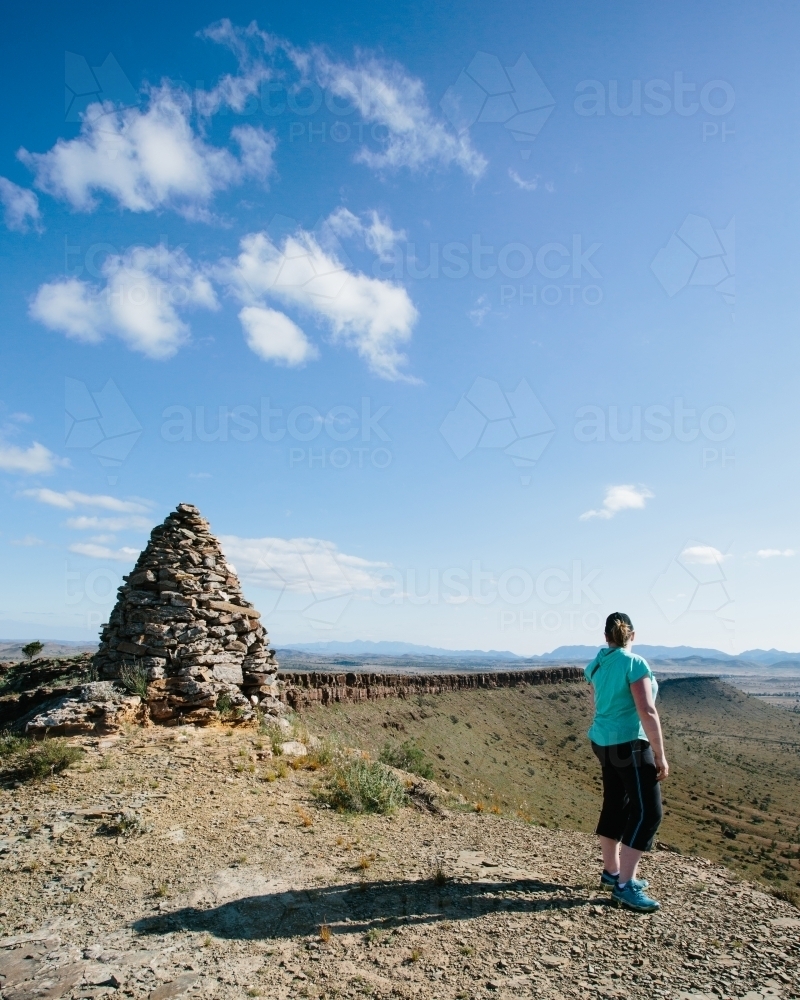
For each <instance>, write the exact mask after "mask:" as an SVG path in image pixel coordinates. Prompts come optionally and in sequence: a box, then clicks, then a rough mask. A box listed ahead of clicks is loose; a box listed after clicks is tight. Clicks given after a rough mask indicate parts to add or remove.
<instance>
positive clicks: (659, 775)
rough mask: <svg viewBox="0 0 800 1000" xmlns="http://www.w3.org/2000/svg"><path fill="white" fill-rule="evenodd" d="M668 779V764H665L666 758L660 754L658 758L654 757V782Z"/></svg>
mask: <svg viewBox="0 0 800 1000" xmlns="http://www.w3.org/2000/svg"><path fill="white" fill-rule="evenodd" d="M668 777H669V764H668V763H667V758H666V757H665V756H664V754H663V753H662V754H661V755H660V756H659V757H656V781H663V780H664V779H665V778H668Z"/></svg>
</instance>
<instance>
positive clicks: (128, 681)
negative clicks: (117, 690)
mask: <svg viewBox="0 0 800 1000" xmlns="http://www.w3.org/2000/svg"><path fill="white" fill-rule="evenodd" d="M119 678H120V680H121V681H122V684H123V686H124V687H125V689H126V690H127V691H130V693H131V694H138V695H139V697H140V698H141V699H142V701H145V700H146V699H147V671H146V670H145V668H144V667H143V666H142V664H141V663H139V661H138V660H134V662H133V663H123V664H122V668H121V670H120V672H119Z"/></svg>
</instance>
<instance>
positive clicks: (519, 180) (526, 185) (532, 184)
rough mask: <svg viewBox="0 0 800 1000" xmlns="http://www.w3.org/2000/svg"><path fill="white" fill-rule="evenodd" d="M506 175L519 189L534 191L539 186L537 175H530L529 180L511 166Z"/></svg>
mask: <svg viewBox="0 0 800 1000" xmlns="http://www.w3.org/2000/svg"><path fill="white" fill-rule="evenodd" d="M508 176H509V177H510V178H511V180H512V181H513V182H514V183H515V184H516V185H517V187H518V188H519V189H520V190H521V191H535V190H536V188H538V187H539V175H538V174H537V175H536V176H535V177H531V178H530V180H525V178H524V177H520V175H519V174H518V173H517V171H516V170H514V168H513V167H509V168H508Z"/></svg>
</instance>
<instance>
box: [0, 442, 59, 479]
mask: <svg viewBox="0 0 800 1000" xmlns="http://www.w3.org/2000/svg"><path fill="white" fill-rule="evenodd" d="M64 465H69V462H68V461H67V459H65V458H59V457H58V455H54V454H53V452H52V451H50V449H49V448H45V446H44V445H43V444H39V442H38V441H34V442H33V444H32V445H30V446H29V447H27V448H19V447H17V446H16V445H13V444H6V442H5V441H3V440H2V439H0V469H1V470H2V471H3V472H19V473H22V474H24V475H29V476H35V475H50V474H51V473H53V472H55V471H56V468H57V467H58V466H64Z"/></svg>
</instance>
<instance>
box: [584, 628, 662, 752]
mask: <svg viewBox="0 0 800 1000" xmlns="http://www.w3.org/2000/svg"><path fill="white" fill-rule="evenodd" d="M584 674H585V675H586V680H587V681H589V682H590V683H591V684H592V685H594V709H595V711H594V722H592V727H591V729H590V730H589V739H591V740H592V741H593V742H594V743H597V744H599V745H600V746H604V747H608V746H613V744H615V743H628V742H630V740H646V739H647V736H646V735H645V731H644V729H643V728H642V724H641V722H640V721H639V713H638V712H637V711H636V703H635V702H634V700H633V695H632V694H631V689H630V686H631V684H634V683H635V682H636V681H639V680H641V679H642V677H649V678H650V683H651V685H652V688H653V701H655V698H656V695H657V694H658V684H657V683H656V679H655V677H653V671H652V670H651V669H650V666H649V664H648V662H647V660H645V659H644V658H643V657H641V656H637V655H636V653H632V652H631V651H630V650H628V649H621V648H620V647H619V646H614V647H609V648H607V649H601V650H600V651H599V652H598V654H597V656H595V658H594V659H593V660H592V662H591V663H590V664H589V666H588V667H587V668H586V669H585V670H584Z"/></svg>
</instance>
